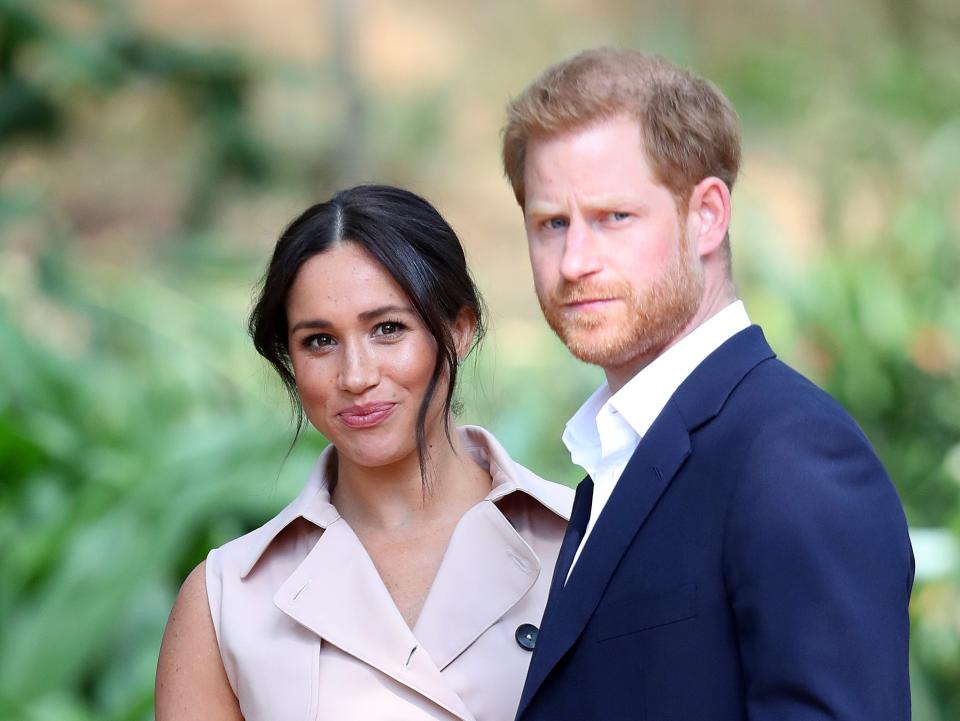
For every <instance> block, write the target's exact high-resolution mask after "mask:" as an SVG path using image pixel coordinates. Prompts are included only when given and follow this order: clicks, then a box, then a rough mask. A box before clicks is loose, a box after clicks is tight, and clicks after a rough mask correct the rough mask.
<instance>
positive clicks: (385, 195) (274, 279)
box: [248, 185, 484, 487]
mask: <svg viewBox="0 0 960 721" xmlns="http://www.w3.org/2000/svg"><path fill="white" fill-rule="evenodd" d="M343 242H348V243H356V244H357V245H358V246H360V247H361V248H363V249H364V250H366V251H367V252H368V253H369V254H370V255H371V256H373V258H374V259H375V260H376V261H377V262H378V263H380V265H381V266H383V268H384V269H385V270H386V271H387V272H388V273H389V274H390V275H391V277H393V279H394V280H395V281H396V282H397V285H399V286H400V288H401V289H402V290H403V292H404V294H405V295H406V296H407V298H409V300H410V303H411V305H412V306H413V309H414V311H415V312H416V313H417V315H418V316H419V317H420V320H421V321H422V322H423V324H424V325H425V326H426V328H427V330H428V331H429V332H430V334H431V335H432V336H433V337H434V339H435V340H436V342H437V357H436V362H435V363H434V367H433V374H432V376H431V377H430V382H429V384H428V385H427V392H426V395H425V396H424V398H423V402H422V403H421V404H420V409H419V411H418V413H417V432H416V441H417V456H418V458H419V460H420V474H421V477H422V478H423V480H424V484H425V487H426V484H427V476H426V457H427V449H426V431H425V424H426V418H427V411H428V409H429V407H430V403H431V401H432V400H433V396H434V393H435V392H436V389H437V386H438V385H439V383H440V381H441V379H442V378H443V375H444V372H446V375H447V377H448V378H449V383H448V385H447V392H446V398H445V399H444V403H443V416H444V421H445V422H444V430H445V432H446V434H447V440H448V441H449V440H450V428H449V423H447V422H446V420H447V419H448V418H449V415H450V406H451V403H452V401H453V392H454V386H455V384H456V380H457V366H458V363H459V360H460V359H459V358H458V356H457V348H456V345H455V343H454V338H453V336H452V334H451V332H450V324H451V323H452V322H453V321H454V320H455V319H456V318H457V316H458V315H459V314H460V312H461V311H462V310H464V309H468V310H470V311H472V312H473V314H474V315H475V316H476V319H477V326H476V332H475V333H474V337H473V345H472V346H471V349H472V348H473V347H475V346H476V345H477V344H478V343H479V342H480V340H481V339H482V337H483V333H484V325H483V312H482V306H483V301H482V299H481V297H480V294H479V292H478V291H477V288H476V286H475V285H474V283H473V280H472V279H471V277H470V273H469V272H468V271H467V263H466V258H465V257H464V254H463V247H462V246H461V245H460V240H459V238H457V234H456V233H455V232H454V231H453V228H451V227H450V225H449V224H448V223H447V222H446V221H445V220H444V219H443V217H442V216H441V215H440V213H438V212H437V210H436V208H434V207H433V206H432V205H430V203H428V202H427V201H426V200H424V199H423V198H421V197H420V196H418V195H416V194H414V193H411V192H409V191H407V190H402V189H401V188H394V187H391V186H387V185H358V186H356V187H354V188H347V189H346V190H341V191H340V192H338V193H337V194H336V195H334V196H333V197H332V198H330V200H328V201H327V202H325V203H318V204H317V205H314V206H312V207H310V208H308V209H307V210H306V211H305V212H304V213H303V214H302V215H301V216H300V217H298V218H297V219H296V220H294V221H293V222H292V223H291V224H290V225H289V226H288V227H287V229H286V230H284V231H283V233H282V234H281V235H280V239H279V240H278V241H277V245H276V247H275V248H274V251H273V257H272V258H271V259H270V265H269V266H267V271H266V273H265V274H264V276H263V279H262V280H261V282H260V286H259V292H258V296H257V301H256V305H254V308H253V311H252V313H251V314H250V321H249V325H248V330H249V332H250V337H251V338H253V345H254V346H255V347H256V349H257V351H258V352H259V353H260V355H262V356H263V357H264V358H266V359H267V360H268V361H269V362H270V364H271V365H272V366H273V368H274V370H276V372H277V373H278V374H279V376H280V379H281V380H282V381H283V384H284V386H285V387H286V390H287V394H288V395H289V396H290V401H291V404H292V406H293V409H294V415H295V418H296V432H295V435H294V443H295V442H296V440H297V438H298V437H299V435H300V432H301V430H302V429H303V423H304V414H303V405H302V403H301V401H300V395H299V394H298V393H297V384H296V380H295V378H294V375H293V368H292V366H291V362H290V349H289V347H288V345H287V331H288V326H287V310H286V303H287V295H288V294H289V292H290V288H291V287H292V286H293V282H294V280H295V278H296V276H297V272H298V271H299V270H300V267H301V266H302V265H303V264H304V262H306V261H307V260H308V259H309V258H311V257H313V256H315V255H317V254H319V253H323V252H324V251H326V250H328V249H329V248H331V247H333V246H335V245H337V244H338V243H343ZM291 447H292V446H291Z"/></svg>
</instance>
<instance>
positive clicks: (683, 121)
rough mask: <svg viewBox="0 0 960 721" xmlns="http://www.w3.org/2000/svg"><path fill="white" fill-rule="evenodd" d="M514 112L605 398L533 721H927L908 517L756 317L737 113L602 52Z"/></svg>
mask: <svg viewBox="0 0 960 721" xmlns="http://www.w3.org/2000/svg"><path fill="white" fill-rule="evenodd" d="M508 112H509V116H508V122H507V125H506V127H505V129H504V137H503V158H504V164H505V168H506V173H507V176H508V177H509V179H510V182H511V183H512V185H513V189H514V192H515V194H516V197H517V201H518V202H519V204H520V207H521V208H522V210H523V215H524V221H525V225H526V232H527V237H528V241H529V251H530V260H531V264H532V267H533V275H534V281H535V286H536V291H537V295H538V297H539V300H540V305H541V307H542V309H543V313H544V316H545V317H546V319H547V322H548V323H549V324H550V326H551V327H552V328H553V330H554V331H555V332H556V333H557V335H558V336H559V337H560V338H561V339H562V340H563V342H564V343H565V344H566V345H567V347H568V348H569V349H570V352H571V353H573V354H574V355H575V356H576V357H577V358H579V359H581V360H584V361H586V362H588V363H594V364H596V365H599V366H601V367H602V368H603V370H604V372H605V374H606V378H607V382H606V383H605V384H604V385H603V386H602V387H601V388H600V389H599V390H597V392H596V393H595V394H594V395H593V396H592V397H591V398H590V399H589V400H587V402H586V403H585V404H584V405H583V407H582V408H581V409H580V410H579V411H578V412H577V413H576V415H575V416H574V417H573V418H572V419H571V420H570V422H569V423H568V424H567V428H566V431H565V433H564V442H565V443H566V445H567V446H568V448H569V449H570V452H571V456H572V459H573V461H574V462H575V463H576V464H578V465H581V466H583V467H584V468H585V469H586V470H587V472H588V477H587V479H585V480H584V482H583V483H582V484H581V485H580V487H579V488H578V492H577V500H576V502H575V505H574V510H573V518H572V519H571V523H570V527H569V529H568V531H567V535H566V538H565V540H564V547H563V549H562V550H561V554H560V561H559V562H558V565H557V569H556V572H555V574H554V577H553V586H552V588H551V593H550V600H549V602H548V605H547V610H546V612H545V616H544V619H543V622H542V627H541V629H540V634H539V638H538V639H537V643H536V648H535V652H534V655H533V659H532V661H531V666H530V670H529V673H528V676H527V680H526V685H525V687H524V692H523V697H522V699H521V702H520V708H519V711H518V719H522V720H523V721H528V720H529V721H533V720H534V719H543V720H544V721H563V720H565V719H570V720H573V719H576V720H577V721H583V720H585V719H597V720H598V721H614V720H616V719H649V720H651V721H672V720H678V719H685V720H689V721H727V720H729V721H733V720H737V721H740V720H742V719H750V721H801V720H802V721H812V720H814V719H824V720H826V719H832V720H843V721H849V720H853V719H856V720H862V721H881V720H884V721H885V720H888V719H889V720H899V719H909V717H910V691H909V678H908V671H907V646H908V635H909V620H908V615H907V605H908V602H909V597H910V589H911V586H912V582H913V555H912V552H911V549H910V542H909V538H908V535H907V526H906V522H905V519H904V516H903V511H902V509H901V506H900V502H899V499H898V497H897V494H896V491H895V490H894V488H893V485H892V484H891V482H890V480H889V478H888V477H887V475H886V473H885V471H884V469H883V467H882V466H881V464H880V462H879V461H878V460H877V458H876V456H875V454H874V452H873V450H872V449H871V447H870V444H869V442H868V441H867V439H866V438H865V437H864V435H863V433H862V432H861V431H860V429H859V428H858V427H857V425H856V424H855V423H854V422H853V420H852V419H851V418H850V417H849V416H848V415H847V414H846V413H845V412H844V411H843V410H842V409H841V408H840V407H839V405H838V404H836V403H835V402H834V401H833V400H832V399H831V398H830V397H829V396H827V395H826V394H825V393H824V392H823V391H821V390H819V389H818V388H816V387H815V386H814V385H813V384H811V383H810V382H809V381H807V380H806V379H804V378H803V377H801V376H800V375H799V374H797V373H796V372H794V371H793V370H791V369H790V368H788V367H787V366H785V365H784V364H783V363H781V362H780V361H778V360H777V359H776V358H775V356H774V354H773V352H772V351H771V350H770V348H769V346H768V345H767V343H766V341H765V340H764V337H763V333H762V332H761V330H760V329H759V328H758V327H757V326H752V325H751V324H750V321H749V319H748V317H747V314H746V310H745V309H744V307H743V304H742V303H741V302H740V301H739V300H737V297H736V291H735V289H734V285H733V282H732V280H731V273H730V249H729V238H728V234H727V228H728V225H729V221H730V190H731V188H732V187H733V184H734V181H735V180H736V176H737V171H738V168H739V161H740V141H739V131H738V128H737V122H736V115H735V113H734V111H733V109H732V107H731V106H730V104H729V101H728V100H727V99H726V98H725V97H724V96H723V95H722V94H721V93H720V91H719V90H717V88H716V87H714V86H713V85H712V84H710V83H709V82H707V81H705V80H702V79H700V78H697V77H695V76H693V75H691V74H690V73H688V72H686V71H684V70H682V69H679V68H677V67H676V66H674V65H672V64H670V63H669V62H667V61H665V60H663V59H659V58H655V57H650V56H646V55H643V54H640V53H635V52H630V51H618V50H595V51H588V52H584V53H582V54H580V55H578V56H576V57H573V58H571V59H569V60H566V61H564V62H562V63H560V64H558V65H556V66H554V67H552V68H550V69H548V70H547V71H546V72H545V73H544V75H543V76H541V77H540V78H539V79H538V80H536V81H535V82H534V83H533V84H532V85H531V86H530V87H529V88H527V90H526V91H525V92H524V93H523V94H522V95H521V96H520V97H519V98H518V99H516V100H515V101H514V102H512V103H511V104H510V107H509V111H508Z"/></svg>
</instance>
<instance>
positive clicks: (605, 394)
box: [563, 300, 750, 473]
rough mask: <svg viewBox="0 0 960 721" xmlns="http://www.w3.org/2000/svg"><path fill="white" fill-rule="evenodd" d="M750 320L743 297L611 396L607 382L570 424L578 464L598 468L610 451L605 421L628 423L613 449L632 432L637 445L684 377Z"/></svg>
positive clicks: (567, 433)
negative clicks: (605, 445) (607, 449)
mask: <svg viewBox="0 0 960 721" xmlns="http://www.w3.org/2000/svg"><path fill="white" fill-rule="evenodd" d="M749 325H750V318H749V317H748V316H747V311H746V308H744V306H743V302H742V301H739V300H737V301H734V302H733V303H731V304H730V305H728V306H726V307H725V308H723V309H722V310H721V311H719V312H718V313H716V314H715V315H713V316H712V317H710V318H708V319H707V320H706V321H704V322H703V323H701V324H700V325H699V326H697V327H696V328H694V329H693V330H692V331H691V332H690V333H688V334H687V335H685V336H684V337H683V338H681V339H680V340H679V341H677V342H676V343H675V344H674V345H672V346H671V347H670V348H668V349H667V350H665V351H664V352H663V353H661V354H660V355H659V356H658V357H657V358H655V359H654V360H653V362H651V363H650V364H649V365H647V366H646V367H645V368H643V370H641V371H640V372H639V373H637V375H635V376H634V377H633V378H631V379H630V380H629V381H628V382H627V383H626V385H624V386H623V388H621V389H620V390H619V391H617V392H616V393H615V394H612V395H611V393H610V386H609V385H608V384H607V383H603V385H601V386H600V387H599V388H598V389H597V390H596V391H595V392H594V393H593V395H591V396H590V397H589V398H588V399H587V400H586V402H584V404H583V405H582V406H580V408H579V410H577V412H576V413H575V414H574V415H573V417H572V418H571V419H570V421H569V422H568V423H567V426H566V428H565V429H564V432H563V442H564V445H566V447H567V449H568V450H569V451H570V459H571V460H572V461H573V463H575V464H576V465H578V466H581V467H582V468H585V469H587V472H588V473H590V472H591V469H593V468H595V467H597V465H598V462H599V460H600V459H601V458H603V457H604V456H605V455H607V453H605V451H606V449H604V448H603V441H604V437H603V436H604V434H602V433H601V431H600V425H606V426H608V427H610V426H614V427H615V424H616V423H617V420H616V419H618V418H619V419H622V421H623V422H624V423H621V424H620V426H621V427H619V428H618V429H617V435H618V436H619V437H620V440H619V442H617V443H616V444H610V443H609V442H608V444H607V445H613V449H612V452H613V453H616V452H618V451H620V450H623V446H624V445H625V442H626V439H627V438H628V437H629V436H631V435H632V436H633V438H634V443H633V448H635V447H636V443H639V441H640V438H642V437H643V435H644V434H645V433H646V432H647V431H648V430H649V429H650V426H651V425H652V424H653V422H654V420H656V418H657V416H658V415H660V411H662V410H663V407H664V406H665V405H666V404H667V401H668V400H670V396H672V395H673V394H674V393H675V392H676V390H677V388H679V387H680V384H681V383H683V381H684V379H686V377H687V376H688V375H690V373H692V372H693V370H694V369H695V368H696V367H697V366H698V365H700V364H701V363H702V362H703V361H704V360H705V359H706V357H707V356H708V355H710V354H711V353H712V352H713V351H715V350H716V349H717V348H719V347H720V346H721V345H723V343H724V342H725V341H726V340H728V339H729V338H731V337H733V336H734V335H735V334H737V333H738V332H740V331H741V330H743V329H744V328H747V327H748V326H749ZM601 419H602V420H601ZM629 431H632V433H630V432H629ZM630 450H631V451H632V448H631V449H630Z"/></svg>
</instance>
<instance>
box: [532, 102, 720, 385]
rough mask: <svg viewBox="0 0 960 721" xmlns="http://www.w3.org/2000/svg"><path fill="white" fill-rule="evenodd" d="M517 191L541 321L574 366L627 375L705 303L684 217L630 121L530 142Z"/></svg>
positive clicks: (666, 342)
mask: <svg viewBox="0 0 960 721" xmlns="http://www.w3.org/2000/svg"><path fill="white" fill-rule="evenodd" d="M524 183H525V188H526V202H525V205H524V220H525V224H526V230H527V239H528V241H529V248H530V262H531V265H532V266H533V276H534V284H535V286H536V290H537V297H538V298H539V300H540V307H541V308H542V309H543V314H544V316H545V317H546V319H547V322H548V323H549V324H550V327H551V328H553V330H554V332H556V334H557V335H558V336H559V337H560V339H561V340H562V341H563V342H564V343H565V344H566V345H567V347H568V348H569V349H570V352H571V353H573V355H575V356H576V357H577V358H579V359H581V360H583V361H586V362H588V363H594V364H596V365H599V366H602V367H603V368H604V369H605V370H607V371H608V375H609V374H610V372H611V371H612V372H615V373H616V372H618V371H623V370H628V371H629V375H633V373H635V372H636V371H638V370H639V369H640V368H642V367H643V366H644V365H646V364H647V363H649V362H650V361H651V360H652V359H653V358H655V357H656V356H657V355H659V354H660V353H661V352H662V351H663V350H664V349H665V348H666V347H668V346H669V345H671V344H672V342H673V341H674V340H676V339H677V337H678V335H679V334H680V333H681V331H682V330H683V329H684V328H685V326H686V325H687V324H688V323H689V322H690V320H691V318H692V317H693V316H694V313H695V312H696V310H697V307H698V305H699V304H700V300H701V297H702V295H703V272H702V268H701V265H700V262H699V257H698V255H697V254H696V252H695V250H694V249H693V248H692V247H691V246H692V244H691V242H689V241H688V233H687V227H686V226H687V220H686V216H685V215H684V216H683V217H681V216H680V215H679V214H678V209H677V205H676V203H675V202H674V198H673V196H672V194H671V193H670V191H669V190H667V188H665V187H664V186H663V185H660V184H659V183H657V182H656V181H655V180H654V177H653V174H652V171H651V169H650V166H649V164H648V163H647V160H646V157H645V155H644V152H643V147H642V142H641V138H640V129H639V126H638V124H637V122H636V121H634V120H633V119H631V118H629V117H627V116H617V117H615V118H612V119H610V120H604V121H601V122H598V123H596V124H593V125H590V126H588V127H586V128H584V129H580V130H574V131H571V132H569V133H565V134H563V135H559V136H557V137H553V138H549V139H539V140H532V141H531V142H530V144H529V145H528V147H527V154H526V167H525V173H524Z"/></svg>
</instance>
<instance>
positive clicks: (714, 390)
mask: <svg viewBox="0 0 960 721" xmlns="http://www.w3.org/2000/svg"><path fill="white" fill-rule="evenodd" d="M772 357H774V354H773V351H772V350H771V349H770V347H769V346H768V345H767V342H766V340H765V339H764V337H763V332H762V331H761V330H760V328H759V327H757V326H751V327H749V328H747V329H745V330H743V331H741V332H739V333H737V334H736V335H735V336H733V337H732V338H730V339H729V340H728V341H727V342H726V343H724V344H723V345H722V346H720V348H718V349H717V350H715V351H714V352H713V353H712V354H710V355H709V356H708V357H707V358H706V359H705V360H704V361H703V363H701V364H700V365H699V366H697V368H696V369H695V370H694V371H693V373H691V374H690V376H689V377H688V378H687V379H686V380H685V381H684V382H683V383H682V384H681V385H680V387H679V388H678V389H677V391H676V393H674V395H673V396H672V397H671V399H670V400H669V402H668V403H667V404H666V406H665V407H664V408H663V411H661V413H660V415H659V416H658V417H657V419H656V420H655V421H654V423H653V425H652V426H651V427H650V430H649V432H648V433H647V434H646V435H644V437H643V440H641V441H640V445H639V446H637V450H636V451H635V452H634V454H633V456H632V457H631V459H630V462H629V463H628V464H627V467H626V468H625V469H624V471H623V474H622V475H621V477H620V479H619V481H618V482H617V485H616V487H615V488H614V490H613V494H612V495H611V497H610V500H609V501H608V503H607V504H606V505H605V506H604V508H603V511H602V512H601V514H600V517H599V520H598V521H597V524H596V526H594V528H593V531H592V532H591V534H590V536H589V537H588V538H587V541H586V542H585V544H584V547H583V550H582V552H581V555H580V559H579V560H578V561H577V565H576V566H574V568H573V571H572V572H571V574H570V578H569V579H568V581H567V584H566V586H565V587H564V588H563V589H560V590H559V591H558V592H556V593H551V595H550V599H549V601H548V602H547V608H546V611H545V612H544V618H543V625H542V627H541V632H540V637H539V639H538V643H537V652H536V653H535V654H534V656H533V659H532V660H531V664H530V670H529V673H528V674H527V680H526V684H525V685H524V689H523V695H522V696H521V699H520V708H519V711H518V713H517V718H520V717H522V715H523V712H524V710H525V709H526V707H527V706H528V705H529V703H530V701H531V699H532V698H533V697H534V696H535V695H536V693H537V690H538V689H539V687H540V685H541V684H542V683H543V681H544V679H546V677H547V675H548V674H549V673H550V671H551V670H552V669H553V667H554V666H555V665H556V664H557V663H558V662H559V660H560V659H561V658H562V657H563V655H564V654H566V653H567V651H569V650H570V648H571V647H572V646H573V645H574V644H575V643H576V641H577V639H578V638H579V637H580V635H581V634H582V633H583V630H584V628H585V627H586V625H587V624H588V623H589V621H590V618H591V617H592V616H593V613H594V611H595V609H596V607H597V604H598V603H599V601H600V598H601V596H602V595H603V593H604V590H605V589H606V588H607V585H608V583H609V581H610V578H611V577H612V576H613V574H614V572H615V570H616V568H617V566H618V564H619V563H620V559H621V558H622V557H623V554H624V553H625V552H626V550H627V548H628V547H629V546H630V544H631V542H632V541H633V538H634V537H635V536H636V535H637V533H638V532H639V531H640V529H641V527H642V526H643V524H644V523H645V521H646V519H647V516H648V515H649V514H650V512H651V511H652V510H653V508H654V506H655V505H656V504H657V501H658V500H659V499H660V496H661V495H662V494H663V493H664V491H665V490H666V489H667V487H668V486H669V485H670V482H671V481H672V480H673V477H674V476H675V475H676V473H677V472H678V471H679V470H680V468H681V467H682V466H683V464H684V462H685V461H686V459H687V457H688V456H689V455H690V453H691V452H692V444H691V438H690V436H691V434H692V433H693V432H694V431H696V429H697V428H699V427H701V426H703V425H704V424H705V423H708V422H709V421H710V420H711V419H713V418H714V417H715V416H717V415H718V414H719V413H720V411H721V410H722V408H723V405H724V404H725V403H726V401H727V399H728V398H729V397H730V394H731V393H733V391H734V389H735V388H736V387H737V386H738V385H739V383H740V382H741V381H742V380H743V379H744V378H745V377H746V376H747V374H748V373H749V372H750V371H751V370H752V369H753V368H754V367H756V366H757V365H758V364H760V363H762V362H763V361H765V360H767V359H769V358H772Z"/></svg>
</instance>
